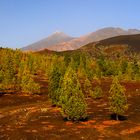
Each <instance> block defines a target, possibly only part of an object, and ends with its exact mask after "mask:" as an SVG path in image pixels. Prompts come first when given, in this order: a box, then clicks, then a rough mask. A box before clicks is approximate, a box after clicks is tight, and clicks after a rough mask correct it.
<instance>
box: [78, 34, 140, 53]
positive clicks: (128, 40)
mask: <svg viewBox="0 0 140 140" xmlns="http://www.w3.org/2000/svg"><path fill="white" fill-rule="evenodd" d="M77 51H82V52H87V53H90V54H91V55H95V54H97V53H101V51H102V52H104V53H105V54H107V55H110V54H111V55H112V54H117V53H120V54H123V53H127V54H129V53H132V52H134V53H140V34H136V35H121V36H117V37H112V38H108V39H105V40H101V41H98V42H93V43H89V44H87V45H85V46H83V47H81V48H79V49H78V50H77Z"/></svg>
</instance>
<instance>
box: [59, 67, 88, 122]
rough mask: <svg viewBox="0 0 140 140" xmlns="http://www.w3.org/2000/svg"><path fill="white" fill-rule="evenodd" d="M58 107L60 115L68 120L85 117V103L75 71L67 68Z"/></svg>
mask: <svg viewBox="0 0 140 140" xmlns="http://www.w3.org/2000/svg"><path fill="white" fill-rule="evenodd" d="M60 105H61V106H62V115H63V116H65V117H66V118H67V119H69V120H75V121H78V120H80V119H83V118H85V117H86V107H87V105H86V102H85V99H84V95H83V93H82V90H81V86H80V83H79V81H78V78H77V75H76V73H75V71H74V70H73V69H72V68H71V67H69V68H68V70H67V71H66V73H65V75H64V78H63V81H62V86H61V96H60Z"/></svg>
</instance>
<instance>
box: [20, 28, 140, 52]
mask: <svg viewBox="0 0 140 140" xmlns="http://www.w3.org/2000/svg"><path fill="white" fill-rule="evenodd" d="M132 34H140V30H137V29H129V30H124V29H121V28H113V27H109V28H103V29H100V30H97V31H95V32H92V33H90V34H87V35H84V36H81V37H79V38H73V37H70V36H68V35H66V34H64V33H62V32H57V33H55V34H53V35H51V36H49V37H48V38H46V39H43V40H41V41H39V42H36V43H34V44H31V45H29V46H27V47H25V48H22V50H32V51H39V50H43V49H48V50H53V51H58V52H59V51H67V50H76V49H78V48H80V47H81V46H84V45H86V44H88V43H90V42H97V41H100V40H103V39H107V38H111V37H115V36H120V35H132Z"/></svg>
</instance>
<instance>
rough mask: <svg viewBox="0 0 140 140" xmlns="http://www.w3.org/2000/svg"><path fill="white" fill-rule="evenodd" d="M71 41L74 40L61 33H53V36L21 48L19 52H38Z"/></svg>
mask: <svg viewBox="0 0 140 140" xmlns="http://www.w3.org/2000/svg"><path fill="white" fill-rule="evenodd" d="M72 39H74V38H73V37H70V36H68V35H66V34H65V33H63V32H55V33H54V34H52V35H50V36H49V37H47V38H45V39H42V40H40V41H38V42H35V43H33V44H31V45H28V46H26V47H23V48H21V50H24V51H39V50H43V49H46V48H48V47H49V46H53V45H56V44H58V43H61V42H64V41H70V40H72Z"/></svg>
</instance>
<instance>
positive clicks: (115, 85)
mask: <svg viewBox="0 0 140 140" xmlns="http://www.w3.org/2000/svg"><path fill="white" fill-rule="evenodd" d="M109 93H110V96H109V104H110V111H112V112H113V113H115V114H116V120H118V119H119V118H118V115H123V114H124V112H125V111H126V110H127V109H128V105H127V98H126V96H125V88H124V87H123V86H122V85H121V84H120V83H119V81H118V78H117V77H114V79H113V81H112V84H111V87H110V90H109Z"/></svg>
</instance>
